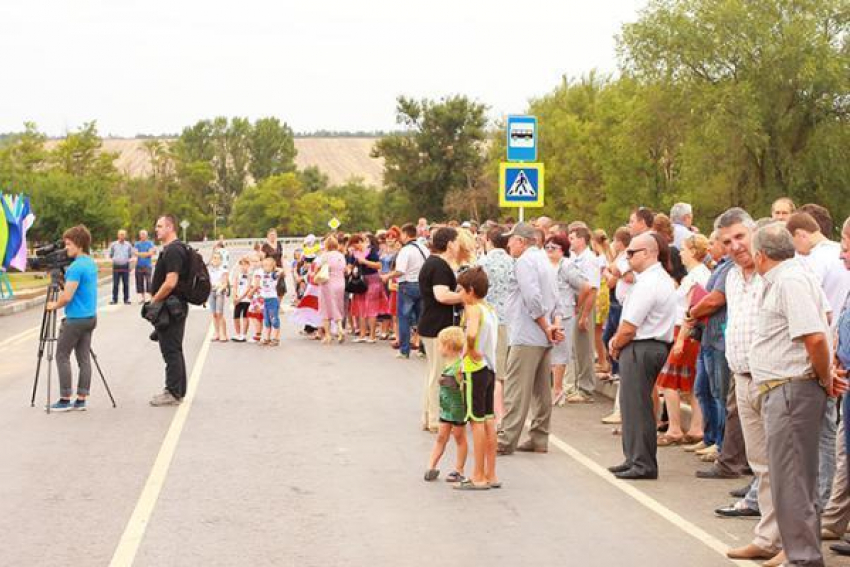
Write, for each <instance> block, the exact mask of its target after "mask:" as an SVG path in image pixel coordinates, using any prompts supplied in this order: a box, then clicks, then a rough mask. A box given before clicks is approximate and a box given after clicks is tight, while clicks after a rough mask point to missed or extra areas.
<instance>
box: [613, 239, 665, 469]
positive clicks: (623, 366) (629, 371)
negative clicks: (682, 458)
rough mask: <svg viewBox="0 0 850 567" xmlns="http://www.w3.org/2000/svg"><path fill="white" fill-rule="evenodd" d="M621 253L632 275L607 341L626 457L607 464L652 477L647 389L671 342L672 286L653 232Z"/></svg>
mask: <svg viewBox="0 0 850 567" xmlns="http://www.w3.org/2000/svg"><path fill="white" fill-rule="evenodd" d="M626 255H627V256H628V259H629V264H630V265H631V267H632V270H633V271H634V272H635V274H637V281H636V282H635V284H634V286H633V287H632V289H631V291H630V292H629V295H628V297H627V298H626V301H625V304H624V305H623V314H622V316H621V318H620V326H619V328H618V329H617V334H616V335H614V338H612V339H611V342H610V343H609V350H610V352H611V356H613V357H614V358H615V359H617V360H619V361H620V413H621V415H622V419H623V455H624V456H625V460H624V461H623V463H622V464H620V465H616V466H613V467H610V468H609V469H608V470H610V471H611V472H612V473H614V475H615V476H616V477H617V478H620V479H624V480H638V479H652V480H654V479H656V478H658V461H657V459H656V451H657V448H658V444H657V437H656V435H657V433H656V430H655V410H654V405H653V399H652V392H653V387H654V386H655V379H656V377H657V376H658V373H659V372H660V371H661V369H662V368H663V367H664V363H665V362H666V360H667V355H668V352H669V350H670V344H671V343H672V342H673V328H674V326H675V323H676V298H675V291H676V286H675V284H674V282H673V280H672V278H671V277H670V276H669V275H668V274H667V272H666V271H665V270H664V267H663V266H662V265H661V264H660V263H659V261H658V241H657V240H656V239H655V238H654V237H653V235H652V234H642V235H640V236H638V237H636V238H634V239H632V241H631V242H630V243H629V247H628V249H627V250H626Z"/></svg>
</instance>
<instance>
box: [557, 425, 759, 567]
mask: <svg viewBox="0 0 850 567" xmlns="http://www.w3.org/2000/svg"><path fill="white" fill-rule="evenodd" d="M549 442H550V443H551V444H552V445H554V446H555V447H557V448H558V449H560V450H561V451H562V452H564V453H566V454H567V456H569V457H570V458H572V459H573V460H574V461H576V462H578V463H579V464H580V465H582V466H583V467H584V468H586V469H587V470H589V471H590V472H592V473H593V474H595V475H596V476H598V477H599V478H601V479H602V480H604V481H605V482H607V483H608V484H610V485H611V486H613V487H615V488H617V489H618V490H620V491H621V492H624V493H625V494H626V495H628V496H630V497H631V498H632V499H633V500H635V501H637V502H638V503H639V504H641V505H643V506H644V507H646V508H648V509H649V510H650V511H652V512H654V513H655V514H658V515H659V516H661V517H662V518H664V519H665V520H667V521H668V522H670V523H671V524H673V525H674V526H676V527H677V528H679V529H680V530H682V531H683V532H685V533H687V534H689V535H691V536H693V537H694V538H696V539H697V540H699V541H700V542H702V543H703V544H705V545H707V546H708V547H710V548H711V549H713V550H714V551H716V552H717V553H719V554H720V555H722V556H723V558H724V559H726V560H727V561H729V562H731V563H734V564H736V565H742V566H746V567H759V564H758V563H755V562H753V561H735V560H732V559H729V558H728V557H726V552H727V551H728V550H729V545H727V544H725V543H723V542H722V541H720V540H719V539H717V538H716V537H714V536H713V535H711V534H710V533H708V532H706V531H705V530H703V529H702V528H700V527H699V526H697V525H696V524H694V523H693V522H690V521H688V520H686V519H685V518H683V517H682V516H680V515H679V514H677V513H676V512H674V511H673V510H671V509H670V508H668V507H666V506H664V505H663V504H661V503H660V502H658V501H657V500H655V499H654V498H652V497H651V496H649V495H647V494H646V493H644V492H641V491H640V490H638V489H637V488H635V486H634V485H633V484H629V483H628V482H627V481H623V480H619V479H618V478H617V477H615V476H614V475H612V474H611V473H610V472H608V470H607V469H606V468H605V467H603V466H601V465H599V464H597V463H596V462H595V461H593V460H592V459H590V458H589V457H587V456H586V455H585V454H584V453H582V452H581V451H579V450H578V449H576V448H575V447H573V446H571V445H569V444H567V443H566V442H565V441H563V440H562V439H560V438H558V437H557V436H555V435H552V434H551V433H550V434H549Z"/></svg>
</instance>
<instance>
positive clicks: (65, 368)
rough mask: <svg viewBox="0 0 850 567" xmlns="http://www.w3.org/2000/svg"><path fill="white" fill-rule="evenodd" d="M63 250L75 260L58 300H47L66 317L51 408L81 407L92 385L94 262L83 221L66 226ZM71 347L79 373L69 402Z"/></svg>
mask: <svg viewBox="0 0 850 567" xmlns="http://www.w3.org/2000/svg"><path fill="white" fill-rule="evenodd" d="M62 239H63V240H64V241H65V250H66V251H67V252H68V256H69V257H70V258H74V261H73V262H72V263H71V265H70V266H69V267H68V270H67V271H66V273H65V287H64V289H63V290H62V293H61V294H59V298H58V300H57V301H51V302H50V303H48V304H47V306H46V308H47V310H48V311H55V310H57V309H61V308H63V307H64V308H65V318H64V319H63V320H62V325H61V327H60V330H59V338H58V340H57V342H56V367H57V370H58V371H59V396H60V397H59V401H57V402H56V403H54V404H53V405H52V406H50V409H51V410H52V411H59V412H62V411H70V410H78V411H84V410H85V409H86V398H87V397H88V395H89V387H90V385H91V337H92V333H93V332H94V328H95V327H96V326H97V265H96V264H95V262H94V260H92V258H91V256H89V253H90V248H91V234H90V233H89V231H88V229H87V228H86V227H85V226H83V225H78V226H75V227H73V228H69V229H68V230H66V231H65V234H63V235H62ZM71 351H74V352H75V353H76V358H77V364H78V365H79V367H80V376H79V379H78V381H77V399H76V401H74V403H71V394H72V393H73V388H72V385H71Z"/></svg>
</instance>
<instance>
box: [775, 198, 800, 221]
mask: <svg viewBox="0 0 850 567" xmlns="http://www.w3.org/2000/svg"><path fill="white" fill-rule="evenodd" d="M796 210H797V205H795V204H794V201H792V200H791V199H789V198H788V197H780V198H778V199H777V200H775V201H774V202H773V204H772V205H771V206H770V216H771V218H772V219H773V220H778V221H782V222H786V221H787V220H788V217H790V216H791V215H792V214H794V211H796Z"/></svg>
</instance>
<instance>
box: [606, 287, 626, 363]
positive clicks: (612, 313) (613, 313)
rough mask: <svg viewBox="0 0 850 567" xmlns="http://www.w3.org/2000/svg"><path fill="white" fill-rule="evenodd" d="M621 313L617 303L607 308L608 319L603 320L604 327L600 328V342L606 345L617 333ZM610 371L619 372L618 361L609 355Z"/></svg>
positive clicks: (620, 306) (621, 309)
mask: <svg viewBox="0 0 850 567" xmlns="http://www.w3.org/2000/svg"><path fill="white" fill-rule="evenodd" d="M622 314H623V306H622V305H620V304H619V303H612V304H611V307H610V308H609V310H608V319H607V320H606V321H605V328H604V329H603V330H602V343H603V344H604V345H605V346H606V347H607V346H608V343H609V342H611V339H612V338H613V337H614V335H615V334H616V333H617V327H619V326H620V316H621V315H622ZM608 358H609V360H610V361H611V373H612V374H619V373H620V363H619V362H617V361H616V360H614V359H613V358H611V357H608Z"/></svg>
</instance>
